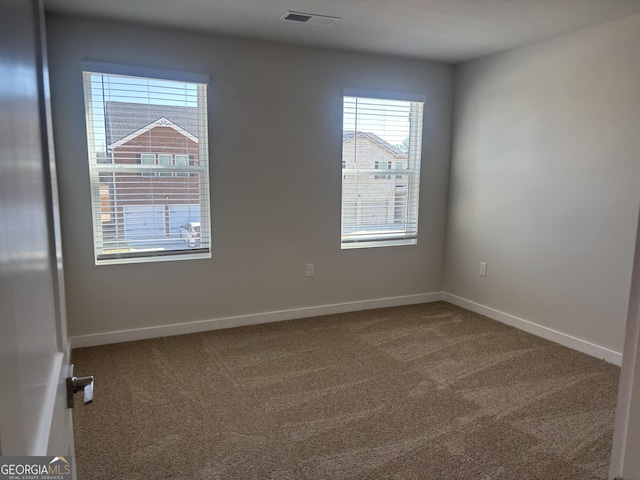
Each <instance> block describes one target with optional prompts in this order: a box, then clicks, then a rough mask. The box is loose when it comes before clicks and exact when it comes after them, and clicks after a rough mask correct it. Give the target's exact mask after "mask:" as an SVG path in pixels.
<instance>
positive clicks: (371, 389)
mask: <svg viewBox="0 0 640 480" xmlns="http://www.w3.org/2000/svg"><path fill="white" fill-rule="evenodd" d="M73 361H74V363H75V364H76V374H78V375H85V374H93V375H95V376H96V384H95V395H96V397H95V403H94V404H93V405H90V406H87V407H84V406H77V407H76V409H75V410H74V423H75V427H74V428H75V441H76V455H77V457H76V460H77V466H78V478H79V479H80V480H98V479H109V480H113V479H116V480H117V479H122V480H124V479H127V480H129V479H145V480H147V479H185V480H186V479H242V480H249V479H256V480H257V479H260V480H265V479H283V480H289V479H291V480H305V479H434V480H451V479H473V480H475V479H478V480H493V479H504V480H507V479H508V480H519V479H541V480H542V479H544V480H552V479H563V480H592V479H593V480H595V479H603V480H604V479H605V478H606V477H607V470H608V464H609V451H610V448H611V438H612V429H613V419H614V411H615V404H616V394H617V385H618V376H619V369H618V368H617V367H615V366H613V365H610V364H607V363H605V362H603V361H600V360H597V359H594V358H591V357H588V356H586V355H583V354H581V353H578V352H575V351H572V350H569V349H567V348H564V347H561V346H559V345H556V344H553V343H551V342H548V341H545V340H542V339H540V338H537V337H535V336H532V335H529V334H526V333H523V332H521V331H519V330H516V329H513V328H510V327H507V326H505V325H502V324H500V323H498V322H495V321H493V320H489V319H487V318H486V317H483V316H480V315H477V314H474V313H471V312H468V311H466V310H463V309H460V308H457V307H455V306H452V305H450V304H447V303H444V302H438V303H431V304H424V305H417V306H410V307H398V308H389V309H379V310H371V311H367V312H356V313H349V314H338V315H330V316H325V317H317V318H311V319H305V320H296V321H290V322H281V323H272V324H266V325H258V326H252V327H243V328H236V329H230V330H218V331H213V332H207V333H202V334H192V335H184V336H179V337H168V338H161V339H154V340H145V341H140V342H130V343H123V344H117V345H107V346H102V347H92V348H83V349H78V350H74V352H73Z"/></svg>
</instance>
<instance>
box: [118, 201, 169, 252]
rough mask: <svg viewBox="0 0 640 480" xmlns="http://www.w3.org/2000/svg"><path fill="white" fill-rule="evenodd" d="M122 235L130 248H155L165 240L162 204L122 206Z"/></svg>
mask: <svg viewBox="0 0 640 480" xmlns="http://www.w3.org/2000/svg"><path fill="white" fill-rule="evenodd" d="M123 214H124V237H125V241H126V242H127V244H128V245H129V246H130V247H131V248H145V249H146V248H155V247H159V246H161V244H162V242H164V241H165V239H166V235H165V220H164V215H165V214H164V205H127V206H125V207H123Z"/></svg>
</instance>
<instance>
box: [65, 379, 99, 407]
mask: <svg viewBox="0 0 640 480" xmlns="http://www.w3.org/2000/svg"><path fill="white" fill-rule="evenodd" d="M80 391H82V392H83V394H84V398H83V403H84V404H85V405H88V404H89V403H91V402H93V376H92V375H90V376H88V377H68V378H67V407H69V408H73V407H74V401H73V396H74V395H75V394H76V393H78V392H80Z"/></svg>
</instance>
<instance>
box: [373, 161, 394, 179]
mask: <svg viewBox="0 0 640 480" xmlns="http://www.w3.org/2000/svg"><path fill="white" fill-rule="evenodd" d="M375 168H376V170H391V162H390V161H389V162H386V161H378V160H376V162H375ZM375 178H376V180H381V179H385V178H391V176H390V175H376V177H375Z"/></svg>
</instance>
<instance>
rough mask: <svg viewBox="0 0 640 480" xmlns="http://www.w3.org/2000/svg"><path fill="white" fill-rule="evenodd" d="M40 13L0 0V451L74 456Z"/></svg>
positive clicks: (20, 2)
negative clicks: (67, 389) (0, 49)
mask: <svg viewBox="0 0 640 480" xmlns="http://www.w3.org/2000/svg"><path fill="white" fill-rule="evenodd" d="M43 19H44V16H43V11H42V5H41V3H40V0H28V1H25V0H3V1H2V2H1V3H0V45H3V46H5V47H7V48H3V49H2V61H0V167H1V173H0V319H1V321H0V454H2V455H62V456H66V455H69V456H73V437H72V429H71V413H70V410H69V409H68V408H67V407H66V386H65V381H64V379H65V377H66V376H67V371H68V366H67V364H68V351H67V333H66V320H65V309H64V284H63V279H62V262H61V253H60V232H59V220H58V205H57V186H56V181H55V168H54V163H53V156H52V153H51V152H52V148H51V129H50V120H49V119H50V115H49V111H48V108H49V107H48V100H49V90H48V84H47V78H48V77H47V75H46V74H45V73H46V69H47V65H46V51H45V48H44V26H43Z"/></svg>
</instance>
